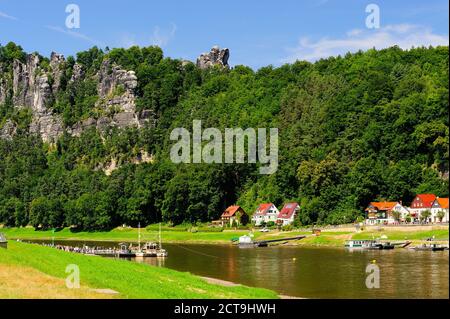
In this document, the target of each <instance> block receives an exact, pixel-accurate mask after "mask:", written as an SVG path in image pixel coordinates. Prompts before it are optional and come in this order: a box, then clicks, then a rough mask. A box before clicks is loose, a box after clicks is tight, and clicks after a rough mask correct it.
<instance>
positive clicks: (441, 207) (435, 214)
mask: <svg viewBox="0 0 450 319" xmlns="http://www.w3.org/2000/svg"><path fill="white" fill-rule="evenodd" d="M440 212H442V213H440ZM442 215H443V218H442V219H441V218H440V217H442ZM431 221H432V222H433V223H448V222H449V208H448V198H439V197H436V199H435V200H434V202H433V204H432V205H431Z"/></svg>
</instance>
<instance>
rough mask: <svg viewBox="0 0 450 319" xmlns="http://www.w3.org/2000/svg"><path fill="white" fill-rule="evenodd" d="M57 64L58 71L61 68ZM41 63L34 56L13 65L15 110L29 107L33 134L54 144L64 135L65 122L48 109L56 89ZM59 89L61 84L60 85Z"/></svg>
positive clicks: (36, 56) (31, 55)
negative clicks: (53, 90) (53, 87)
mask: <svg viewBox="0 0 450 319" xmlns="http://www.w3.org/2000/svg"><path fill="white" fill-rule="evenodd" d="M53 62H54V66H55V68H56V69H58V68H57V66H56V64H55V61H53ZM39 63H40V59H39V56H38V55H36V54H30V55H28V56H27V58H26V62H25V63H22V62H20V61H18V60H15V61H14V63H13V104H14V106H15V107H18V108H22V107H29V108H30V109H31V112H32V115H33V119H32V123H31V125H30V133H34V134H39V135H41V136H42V139H43V140H44V141H46V142H48V141H52V140H54V139H55V138H57V137H58V136H59V135H61V134H62V132H63V125H62V120H61V118H60V117H58V116H54V115H53V114H52V112H51V110H49V109H48V103H49V101H50V100H51V98H52V87H51V86H50V84H49V78H48V74H46V73H45V72H44V70H42V69H41V68H40V67H39ZM58 85H59V84H58Z"/></svg>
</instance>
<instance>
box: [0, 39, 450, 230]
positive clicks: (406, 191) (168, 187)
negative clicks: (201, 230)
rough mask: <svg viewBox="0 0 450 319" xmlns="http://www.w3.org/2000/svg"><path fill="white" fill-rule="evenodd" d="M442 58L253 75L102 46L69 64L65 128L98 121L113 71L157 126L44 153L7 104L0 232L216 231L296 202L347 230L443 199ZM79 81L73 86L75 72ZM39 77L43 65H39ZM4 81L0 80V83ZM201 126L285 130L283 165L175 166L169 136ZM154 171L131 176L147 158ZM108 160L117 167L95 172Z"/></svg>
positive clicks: (59, 101)
mask: <svg viewBox="0 0 450 319" xmlns="http://www.w3.org/2000/svg"><path fill="white" fill-rule="evenodd" d="M448 54H449V52H448V47H435V48H433V47H430V48H414V49H411V50H402V49H400V48H398V47H392V48H389V49H385V50H374V49H373V50H368V51H367V52H357V53H353V54H350V53H349V54H347V55H345V56H339V57H330V58H327V59H321V60H319V61H317V62H314V63H310V62H306V61H297V62H295V63H293V64H285V65H282V66H280V67H274V66H267V67H263V68H261V69H259V70H253V69H251V68H249V67H246V66H242V65H238V66H234V67H233V68H230V69H228V68H220V67H214V68H210V69H206V70H202V69H199V68H198V67H197V66H196V65H195V64H193V63H185V62H184V61H181V60H176V59H171V58H169V57H164V55H163V52H162V50H161V49H160V48H158V47H143V48H140V47H136V46H135V47H131V48H129V49H111V50H110V49H108V48H106V49H105V50H102V49H99V48H97V47H94V48H92V49H90V50H88V51H85V52H80V53H78V54H77V55H76V56H75V57H68V58H67V59H66V61H65V63H64V68H65V69H64V73H63V74H64V75H63V77H62V80H61V89H60V90H59V91H58V92H57V94H56V95H55V99H54V100H53V101H51V105H49V107H50V108H51V109H52V111H53V113H55V114H60V115H61V116H62V118H63V121H64V124H65V125H67V126H69V125H72V124H74V123H77V122H79V121H80V120H83V119H86V118H89V117H94V118H95V117H96V116H98V114H97V113H98V110H96V108H95V103H96V101H97V100H98V96H97V91H96V82H95V74H96V72H97V71H98V70H99V68H100V66H101V64H102V62H103V61H104V60H105V59H110V60H111V61H112V62H114V63H115V64H117V65H120V66H121V67H123V68H124V69H126V70H133V71H135V73H136V76H137V78H138V86H137V88H136V96H137V101H136V106H137V109H138V110H144V109H151V110H152V111H153V112H154V114H155V116H156V121H155V125H146V126H145V127H143V128H140V129H137V128H128V129H123V130H118V129H111V130H108V131H107V132H106V133H104V134H100V133H99V132H98V131H96V130H95V129H90V130H86V131H84V132H83V133H82V134H81V136H80V137H73V136H71V135H69V134H64V135H63V136H62V137H61V138H59V139H58V140H57V141H56V143H52V144H48V143H44V142H43V141H42V139H41V138H40V137H39V136H36V135H32V134H29V133H28V127H29V125H30V122H31V116H32V115H31V112H30V111H29V110H27V109H23V108H21V109H19V108H17V107H15V106H14V104H13V96H12V92H9V93H8V97H7V98H6V100H5V102H4V103H3V104H0V128H1V127H2V126H3V125H4V124H5V122H6V121H7V120H11V121H13V122H14V123H15V124H16V126H17V132H16V134H15V135H14V136H13V138H12V139H0V224H4V225H6V226H17V227H19V226H25V225H32V226H34V227H37V228H44V229H45V228H59V227H68V226H74V227H76V228H78V229H83V230H107V229H111V228H114V227H117V226H119V225H123V224H126V225H130V226H136V225H137V224H138V223H140V224H141V225H142V226H144V225H147V224H151V223H156V222H160V221H164V222H167V223H172V224H174V225H177V224H180V223H183V222H187V223H196V222H206V221H211V220H214V219H218V218H219V217H220V215H221V213H222V212H223V210H224V209H225V208H226V207H227V206H229V205H233V204H238V205H241V206H242V207H243V208H244V209H245V210H246V211H247V212H249V213H253V211H254V210H255V209H256V207H257V206H258V204H260V203H262V202H272V203H274V204H275V205H277V206H278V207H280V206H282V205H283V203H285V202H288V201H297V202H298V203H300V206H301V212H300V214H299V215H298V221H297V222H298V224H301V225H311V224H313V223H317V224H339V223H349V222H353V221H355V220H356V219H357V218H358V217H359V216H363V214H364V213H363V211H364V208H365V207H366V206H367V204H368V203H369V202H370V201H374V200H395V201H400V200H401V201H403V203H405V204H408V205H409V202H410V201H411V200H412V199H413V197H414V196H415V194H417V193H434V194H436V195H437V196H441V197H442V196H448V187H449V185H448V171H449V123H448V121H449V118H448V117H449V95H448V84H449V75H448V58H449V55H448ZM25 58H26V53H25V52H24V51H23V50H22V48H21V47H20V46H19V45H16V44H14V43H8V44H6V45H4V46H1V45H0V69H1V70H3V71H2V72H0V77H1V76H3V77H4V80H8V79H10V76H8V75H10V74H11V72H12V66H13V61H14V60H15V59H17V60H20V61H25ZM75 63H79V64H81V65H82V66H83V68H84V70H85V74H84V77H83V80H82V81H79V82H75V83H73V82H70V81H69V79H70V78H71V76H72V72H73V65H74V64H75ZM42 66H43V67H44V68H45V67H48V68H49V67H50V66H49V59H48V58H45V57H42ZM1 80H2V79H1V78H0V82H1ZM195 119H197V120H202V125H203V127H216V128H219V129H220V130H221V131H223V130H224V128H235V127H240V128H243V129H245V128H278V129H279V167H278V171H277V172H276V173H275V174H272V175H261V174H259V172H258V164H174V163H172V162H171V161H170V158H169V155H170V147H171V146H172V145H173V143H174V142H173V141H170V138H169V137H170V132H171V130H172V129H173V128H176V127H185V128H187V129H189V130H191V127H192V121H193V120H195ZM143 151H145V152H147V153H148V154H151V155H152V156H153V161H152V162H151V163H142V164H135V163H133V161H132V159H133V158H135V157H136V156H138V155H139V154H140V153H141V152H143ZM112 159H116V160H117V162H118V164H119V165H118V166H119V168H118V169H116V170H114V171H113V172H112V174H111V175H106V174H105V173H104V171H103V170H102V169H101V168H102V167H104V166H105V165H107V164H108V163H109V162H110V161H111V160H112Z"/></svg>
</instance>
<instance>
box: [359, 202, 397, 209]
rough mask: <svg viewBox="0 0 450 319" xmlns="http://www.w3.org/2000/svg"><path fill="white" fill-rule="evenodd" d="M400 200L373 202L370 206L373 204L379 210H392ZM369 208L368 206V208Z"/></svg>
mask: <svg viewBox="0 0 450 319" xmlns="http://www.w3.org/2000/svg"><path fill="white" fill-rule="evenodd" d="M397 203H398V202H371V203H370V205H369V206H373V207H375V208H377V209H378V210H391V209H392V208H394V206H395V205H397ZM368 209H369V208H366V210H368Z"/></svg>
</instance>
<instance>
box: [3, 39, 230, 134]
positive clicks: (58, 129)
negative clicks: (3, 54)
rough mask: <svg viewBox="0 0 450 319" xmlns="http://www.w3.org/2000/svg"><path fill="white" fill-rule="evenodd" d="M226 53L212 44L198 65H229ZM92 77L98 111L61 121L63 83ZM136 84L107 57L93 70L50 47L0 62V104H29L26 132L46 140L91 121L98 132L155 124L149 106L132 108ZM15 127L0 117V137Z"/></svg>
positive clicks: (77, 130) (18, 106)
mask: <svg viewBox="0 0 450 319" xmlns="http://www.w3.org/2000/svg"><path fill="white" fill-rule="evenodd" d="M229 56H230V52H229V50H228V49H220V48H219V47H218V46H215V47H213V48H212V49H211V51H210V52H209V53H204V54H202V55H200V56H199V58H198V59H197V66H198V67H199V68H200V69H207V68H210V67H214V66H220V67H223V68H228V67H229V65H228V59H229ZM186 63H187V62H183V65H185V64H186ZM93 73H94V74H93ZM92 80H94V81H95V83H97V96H98V100H97V102H96V103H95V109H96V111H98V112H97V113H96V116H95V118H94V117H89V118H84V119H82V120H80V121H79V122H78V123H75V124H73V125H70V126H67V125H65V124H64V123H65V122H64V121H63V119H62V115H61V114H59V113H58V112H57V111H56V110H55V109H54V107H53V106H54V105H55V102H58V96H59V95H58V93H61V92H69V91H67V90H68V88H70V87H72V88H74V87H76V86H77V85H78V84H80V83H82V82H83V81H92ZM137 87H138V79H137V76H136V74H135V72H134V71H129V70H125V69H123V68H122V67H120V66H119V65H116V64H114V63H113V62H111V60H109V59H108V58H105V59H104V60H102V62H101V65H100V66H99V67H97V68H96V69H95V71H94V72H92V69H89V70H86V69H85V66H84V65H83V64H81V63H78V62H76V63H75V62H73V61H72V62H71V63H69V61H66V59H65V58H64V56H63V55H62V54H58V53H55V52H52V53H51V55H50V59H46V58H43V57H41V56H39V55H38V54H29V55H27V56H26V58H25V59H22V60H17V59H16V60H14V61H13V63H12V66H11V64H9V66H8V67H6V66H5V65H3V66H2V65H1V64H0V105H2V104H6V102H8V103H9V104H10V105H11V104H12V105H13V107H14V108H16V109H21V108H28V109H29V110H30V111H31V112H30V113H31V123H30V125H29V132H30V133H32V134H37V135H40V136H41V137H42V139H43V140H44V141H45V142H54V141H56V140H57V139H58V137H59V136H61V135H62V134H63V133H64V132H67V133H69V134H71V135H73V136H79V135H80V134H81V133H82V132H83V130H86V129H88V128H92V127H94V128H96V129H98V130H99V131H101V132H103V131H104V130H106V129H107V128H109V127H118V128H126V127H131V126H134V127H138V128H139V127H142V126H144V125H146V123H150V124H151V125H155V121H156V116H155V114H154V112H153V111H152V110H143V111H141V112H137V111H136V99H137V98H136V92H135V91H136V88H137ZM94 90H95V89H94ZM80 118H82V117H80ZM72 123H73V122H72ZM16 131H17V128H16V126H15V123H14V122H13V121H11V120H7V121H6V122H4V123H0V137H1V138H11V136H12V135H14V134H15V133H16Z"/></svg>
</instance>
